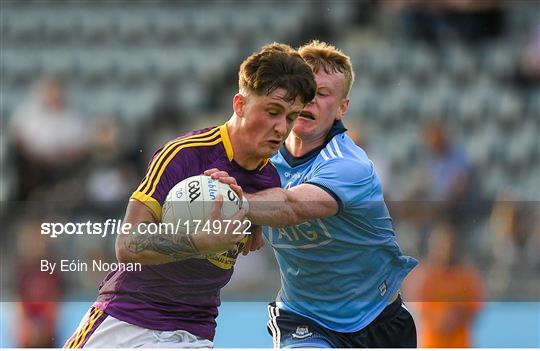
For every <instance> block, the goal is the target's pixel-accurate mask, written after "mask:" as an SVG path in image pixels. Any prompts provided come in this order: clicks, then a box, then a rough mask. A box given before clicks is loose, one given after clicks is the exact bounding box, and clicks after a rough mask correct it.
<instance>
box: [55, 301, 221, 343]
mask: <svg viewBox="0 0 540 351" xmlns="http://www.w3.org/2000/svg"><path fill="white" fill-rule="evenodd" d="M212 347H214V343H213V342H211V341H210V340H206V339H203V338H200V337H198V336H195V335H193V334H191V333H189V332H187V331H185V330H175V331H160V330H151V329H146V328H141V327H138V326H136V325H133V324H129V323H127V322H124V321H121V320H119V319H116V318H114V317H112V316H109V315H108V314H106V313H104V312H103V311H102V310H100V309H98V308H97V307H92V308H90V310H89V311H88V312H87V313H86V314H85V315H84V317H83V318H82V320H81V322H80V323H79V326H78V327H77V330H76V331H75V333H74V334H73V335H72V336H71V337H70V338H69V339H68V341H66V344H65V345H64V348H212Z"/></svg>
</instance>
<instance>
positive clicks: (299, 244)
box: [207, 41, 417, 348]
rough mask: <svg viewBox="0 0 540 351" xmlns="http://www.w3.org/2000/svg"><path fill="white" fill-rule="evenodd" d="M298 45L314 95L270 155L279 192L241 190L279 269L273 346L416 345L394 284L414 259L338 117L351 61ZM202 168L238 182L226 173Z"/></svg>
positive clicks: (370, 168) (320, 47)
mask: <svg viewBox="0 0 540 351" xmlns="http://www.w3.org/2000/svg"><path fill="white" fill-rule="evenodd" d="M299 52H300V54H301V56H302V57H303V58H304V59H305V60H306V62H308V64H309V65H310V66H311V67H312V69H313V71H314V72H315V76H316V81H317V95H316V97H315V99H314V100H313V101H312V102H311V103H310V104H308V106H306V108H305V109H304V110H303V111H302V113H301V114H300V117H299V118H298V119H297V120H296V122H295V125H294V127H293V130H292V132H291V134H290V135H289V137H288V138H287V140H286V142H285V145H284V146H283V147H281V149H280V150H279V152H278V153H277V154H276V155H275V156H274V157H273V158H272V162H273V164H274V165H275V166H276V169H277V170H278V172H279V174H280V178H281V185H282V188H283V189H278V188H273V189H268V190H265V191H262V192H259V193H255V194H245V196H246V197H247V199H248V200H249V203H250V209H249V212H248V214H247V216H248V217H249V218H250V219H251V220H252V222H253V223H256V224H264V225H268V226H270V227H269V228H267V229H266V230H265V237H266V239H267V240H268V242H269V243H270V244H271V245H272V247H273V249H274V252H275V255H276V258H277V261H278V264H279V267H280V273H281V282H282V287H281V290H280V292H279V294H278V297H277V299H276V302H275V303H272V304H270V306H269V308H268V310H269V314H270V321H269V322H268V329H269V331H270V332H271V334H272V336H273V341H274V346H275V347H338V348H348V347H355V348H356V347H416V328H415V324H414V321H413V319H412V316H411V315H410V313H409V312H408V311H407V309H406V308H405V306H404V305H403V303H402V301H401V297H400V296H399V290H400V287H401V284H402V282H403V279H404V278H405V276H406V275H407V274H408V273H409V272H410V271H411V270H412V269H413V268H414V267H415V265H416V264H417V261H416V260H415V259H414V258H411V257H408V256H404V255H403V253H402V252H401V250H400V248H399V246H398V244H397V242H396V237H395V234H394V230H393V227H392V219H391V217H390V214H389V212H388V209H387V207H386V204H385V202H384V199H383V190H382V187H381V183H380V181H379V178H378V176H377V173H376V172H375V168H374V165H373V163H372V162H371V161H370V160H369V158H368V157H367V155H366V153H365V152H364V151H363V150H362V149H361V148H360V147H358V146H357V145H355V143H354V142H353V141H352V140H351V138H350V137H349V136H348V135H347V134H346V133H345V132H346V128H345V127H344V125H343V123H342V122H341V119H342V118H343V116H344V115H345V113H346V112H347V109H348V105H349V99H348V94H349V91H350V88H351V85H352V82H353V80H354V72H353V69H352V65H351V62H350V59H349V57H347V56H346V55H344V54H343V53H342V52H341V51H339V50H337V49H336V48H335V47H333V46H331V45H328V44H326V43H321V42H318V41H313V42H311V43H309V44H307V45H305V46H303V47H301V48H300V49H299ZM207 174H213V177H215V178H219V179H221V180H222V181H224V182H228V183H229V184H233V186H234V179H232V178H231V177H228V174H226V173H225V172H220V171H216V170H211V171H209V172H208V173H207ZM237 190H238V191H240V189H237Z"/></svg>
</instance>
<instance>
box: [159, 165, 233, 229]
mask: <svg viewBox="0 0 540 351" xmlns="http://www.w3.org/2000/svg"><path fill="white" fill-rule="evenodd" d="M218 194H221V195H223V206H222V207H221V212H222V213H223V216H224V217H226V218H229V217H232V216H233V215H234V214H235V213H236V212H238V210H239V209H240V207H241V200H240V199H239V198H238V195H237V194H236V193H235V192H234V191H233V190H232V189H231V187H230V186H229V185H227V184H223V183H221V182H219V181H218V180H215V179H212V178H210V177H208V176H205V175H198V176H193V177H189V178H186V179H184V180H183V181H181V182H180V183H178V184H176V185H175V186H173V187H172V189H171V190H170V191H169V194H168V195H167V197H166V199H165V203H164V204H163V209H162V217H161V222H162V223H172V224H173V226H174V227H175V228H177V229H178V230H177V232H176V234H186V233H187V232H188V231H189V232H190V233H193V225H194V223H196V222H195V221H201V222H202V225H204V222H206V220H207V219H208V216H209V215H210V212H211V211H212V206H213V204H214V201H215V200H216V198H217V196H218ZM186 221H189V222H190V223H189V224H188V223H186ZM188 226H191V227H188Z"/></svg>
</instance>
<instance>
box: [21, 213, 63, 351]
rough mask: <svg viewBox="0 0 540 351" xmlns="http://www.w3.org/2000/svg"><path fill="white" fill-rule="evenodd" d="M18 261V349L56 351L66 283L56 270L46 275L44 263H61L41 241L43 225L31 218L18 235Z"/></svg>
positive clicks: (44, 242) (44, 239)
mask: <svg viewBox="0 0 540 351" xmlns="http://www.w3.org/2000/svg"><path fill="white" fill-rule="evenodd" d="M16 257H17V258H16V261H15V265H14V268H15V271H14V272H13V276H14V279H15V280H16V282H15V286H16V293H17V298H18V301H19V306H20V308H19V309H18V322H19V326H18V328H16V330H18V333H19V334H18V347H25V348H26V347H31V348H38V347H55V346H57V345H56V343H55V338H56V333H57V330H56V325H57V319H58V308H59V303H60V302H61V301H60V299H61V297H62V295H63V279H62V276H61V275H60V273H59V269H56V270H55V271H54V273H53V274H50V272H42V271H41V269H40V260H42V259H46V260H49V261H50V262H58V261H57V260H55V259H54V258H53V256H52V255H51V253H50V250H49V249H48V247H47V239H46V238H42V237H40V222H39V221H38V220H37V219H35V218H33V217H31V216H27V217H25V218H23V220H22V221H21V222H20V227H19V230H18V232H17V256H16Z"/></svg>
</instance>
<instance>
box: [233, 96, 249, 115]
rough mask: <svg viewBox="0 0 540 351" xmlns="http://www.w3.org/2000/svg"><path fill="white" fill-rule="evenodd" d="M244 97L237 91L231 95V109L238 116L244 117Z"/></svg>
mask: <svg viewBox="0 0 540 351" xmlns="http://www.w3.org/2000/svg"><path fill="white" fill-rule="evenodd" d="M245 105H246V98H245V96H244V95H242V93H238V94H236V95H235V96H234V97H233V110H234V113H235V114H236V115H237V116H238V117H244V106H245Z"/></svg>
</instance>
